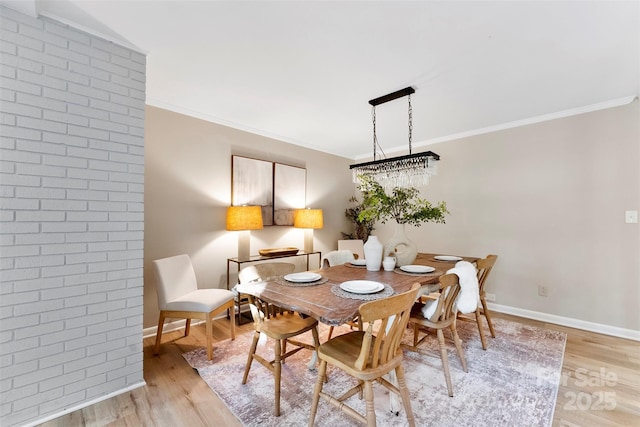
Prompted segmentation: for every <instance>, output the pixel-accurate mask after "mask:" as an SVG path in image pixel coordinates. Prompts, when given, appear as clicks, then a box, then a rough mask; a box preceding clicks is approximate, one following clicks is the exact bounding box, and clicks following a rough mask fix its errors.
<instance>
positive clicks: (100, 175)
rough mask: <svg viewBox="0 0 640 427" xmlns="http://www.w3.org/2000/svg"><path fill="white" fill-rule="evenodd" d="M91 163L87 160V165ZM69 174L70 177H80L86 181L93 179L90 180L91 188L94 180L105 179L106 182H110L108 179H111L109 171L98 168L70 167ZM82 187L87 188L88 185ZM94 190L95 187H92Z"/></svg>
mask: <svg viewBox="0 0 640 427" xmlns="http://www.w3.org/2000/svg"><path fill="white" fill-rule="evenodd" d="M88 165H89V162H88V161H87V167H88ZM67 176H68V177H69V178H79V179H82V180H83V181H84V182H86V180H91V181H89V183H88V184H89V188H91V184H92V182H93V181H105V184H106V183H108V181H107V180H108V179H109V173H108V172H106V171H96V170H91V169H69V170H68V171H67ZM82 188H87V187H86V186H84V187H82ZM92 190H95V188H92Z"/></svg>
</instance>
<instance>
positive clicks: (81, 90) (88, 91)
mask: <svg viewBox="0 0 640 427" xmlns="http://www.w3.org/2000/svg"><path fill="white" fill-rule="evenodd" d="M96 81H98V80H96ZM69 92H71V93H75V94H77V95H82V96H86V97H87V98H93V99H101V100H103V101H108V100H109V92H107V91H104V90H101V89H97V88H95V87H91V86H85V85H79V84H76V83H69Z"/></svg>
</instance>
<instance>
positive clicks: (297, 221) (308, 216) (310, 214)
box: [293, 209, 324, 228]
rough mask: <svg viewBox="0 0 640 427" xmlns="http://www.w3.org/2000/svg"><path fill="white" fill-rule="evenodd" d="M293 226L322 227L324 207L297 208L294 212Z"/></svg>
mask: <svg viewBox="0 0 640 427" xmlns="http://www.w3.org/2000/svg"><path fill="white" fill-rule="evenodd" d="M293 226H294V227H296V228H322V227H323V226H324V223H323V219H322V209H297V210H295V211H294V212H293Z"/></svg>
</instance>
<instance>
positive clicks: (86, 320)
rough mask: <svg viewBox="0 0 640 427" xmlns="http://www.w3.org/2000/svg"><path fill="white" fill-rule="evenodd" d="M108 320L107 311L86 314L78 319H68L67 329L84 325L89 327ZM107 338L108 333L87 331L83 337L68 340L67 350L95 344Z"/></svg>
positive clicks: (66, 343)
mask: <svg viewBox="0 0 640 427" xmlns="http://www.w3.org/2000/svg"><path fill="white" fill-rule="evenodd" d="M106 321H107V315H106V313H97V314H92V315H86V316H82V317H79V318H77V319H73V320H71V321H67V329H69V328H71V327H73V328H77V327H83V328H85V329H86V328H87V327H88V326H91V325H97V324H100V323H104V322H106ZM101 336H102V338H100V337H101ZM106 340H107V335H106V333H103V334H91V335H89V334H88V332H87V336H86V337H85V338H82V339H78V340H72V341H66V342H65V347H64V348H65V350H72V349H74V348H80V347H87V346H88V345H91V344H95V343H98V342H104V341H106Z"/></svg>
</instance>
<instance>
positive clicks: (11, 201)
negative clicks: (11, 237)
mask: <svg viewBox="0 0 640 427" xmlns="http://www.w3.org/2000/svg"><path fill="white" fill-rule="evenodd" d="M15 190H16V191H15V192H16V193H17V194H19V193H20V192H21V190H22V189H21V188H16V189H15ZM1 200H2V209H7V210H36V209H38V208H39V207H40V202H39V201H38V200H25V199H17V198H6V197H3V198H2V199H1ZM14 226H15V227H20V224H14ZM25 226H26V225H25ZM28 227H29V230H32V228H31V227H30V226H28ZM4 232H5V233H6V232H7V231H6V230H5V231H4Z"/></svg>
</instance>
